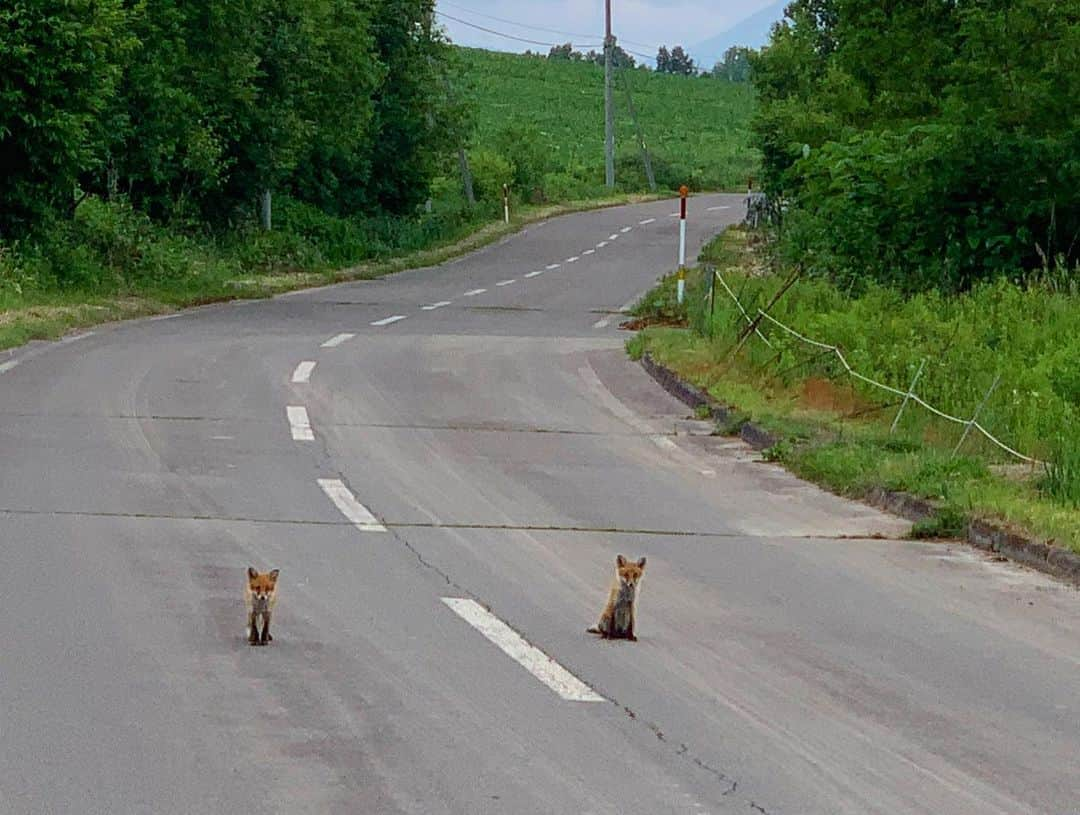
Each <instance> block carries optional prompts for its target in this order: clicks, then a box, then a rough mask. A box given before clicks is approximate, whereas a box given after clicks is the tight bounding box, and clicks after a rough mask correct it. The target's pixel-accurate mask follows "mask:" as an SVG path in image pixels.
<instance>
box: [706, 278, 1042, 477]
mask: <svg viewBox="0 0 1080 815" xmlns="http://www.w3.org/2000/svg"><path fill="white" fill-rule="evenodd" d="M711 271H712V274H713V281H714V282H716V281H718V282H719V283H720V285H721V286H722V287H723V289H724V291H725V292H727V294H728V296H729V297H730V298H731V299H732V301H733V302H734V303H735V306H736V308H737V309H738V310H739V314H740V315H742V317H743V319H744V320H745V321H746V323H747V325H748V326H750V327H752V328H753V333H754V334H755V335H756V336H757V337H758V338H759V339H760V340H761V341H762V342H764V343H765V344H766V345H767V346H768V347H769V348H773V347H774V346H773V344H772V342H770V341H769V338H768V337H766V336H765V335H764V334H763V333H762V332H761V328H760V326H761V322H762V321H763V320H765V321H768V322H769V323H771V324H772V325H774V326H776V327H777V328H778V329H780V330H781V331H783V332H784V333H786V334H788V335H789V336H791V337H794V338H795V339H797V340H799V341H800V342H802V343H804V344H806V345H810V346H813V347H814V348H819V349H821V350H822V351H825V352H831V353H832V354H834V355H835V356H836V358H837V359H838V360H839V361H840V364H841V365H842V366H843V368H844V371H845V373H847V374H848V375H849V376H851V377H853V378H854V379H857V380H859V381H860V382H864V383H865V384H867V385H870V386H872V387H875V388H878V389H880V390H883V391H886V392H887V393H891V394H894V395H895V396H900V397H903V402H902V403H901V404H900V409H899V411H897V414H896V418H895V419H894V420H893V423H892V428H891V431H890V432H893V431H895V430H896V427H897V425H898V424H899V422H900V417H901V415H903V412H904V409H905V408H906V407H907V406H908V404H909V403H912V402H914V403H915V404H916V405H919V406H920V407H923V408H925V409H926V410H928V411H930V412H931V413H933V414H934V415H935V416H938V417H939V418H942V419H945V420H946V421H949V422H953V423H954V424H958V425H963V426H964V432H963V435H962V436H961V437H960V441H959V442H957V444H956V447H955V448H954V449H953V455H955V454H956V453H958V452H959V451H960V448H961V447H962V446H963V444H964V442H965V441H966V440H967V437H968V435H969V434H970V433H971V431H972V430H977V431H978V432H979V433H981V434H982V435H983V437H985V438H986V439H987V440H988V441H990V442H991V443H993V444H995V445H996V446H997V447H999V448H1000V449H1001V450H1003V451H1005V452H1006V453H1008V454H1009V455H1011V456H1014V457H1015V458H1017V459H1019V460H1021V461H1024V462H1027V463H1028V464H1032V465H1036V464H1043V462H1042V461H1041V460H1039V459H1037V458H1034V457H1032V456H1027V455H1024V454H1023V453H1021V452H1020V451H1018V450H1015V449H1013V448H1012V447H1010V446H1009V445H1007V444H1005V442H1003V441H1001V439H999V438H997V437H996V436H995V435H994V434H993V433H991V432H990V431H989V430H987V429H986V428H985V427H984V426H983V425H981V424H980V423H979V414H980V413H981V412H982V409H983V408H984V407H985V406H986V403H987V402H988V401H989V400H990V397H991V396H992V395H993V393H994V391H995V390H996V389H997V386H998V384H999V383H1000V381H1001V376H1000V375H999V376H998V377H997V378H995V379H994V383H993V384H992V385H991V386H990V389H989V390H988V391H987V392H986V395H985V396H984V397H983V399H982V401H981V402H979V404H978V406H977V407H976V408H975V411H974V412H973V413H972V415H971V418H970V419H963V418H960V417H959V416H953V415H951V414H949V413H946V412H945V411H943V410H940V409H938V408H936V407H934V406H933V405H931V404H930V403H929V402H927V401H926V400H925V399H923V398H922V397H921V396H919V395H918V394H917V393H916V392H915V385H916V384H917V383H918V381H919V377H920V376H921V375H922V371H923V367H924V366H925V364H926V361H925V360H924V361H923V364H922V365H920V366H919V370H918V372H917V373H916V374H915V377H914V378H913V379H912V380H911V385H910V386H909V387H908V389H907V390H906V391H905V390H900V389H899V388H894V387H893V386H891V385H887V384H885V383H884V382H878V381H877V380H876V379H871V378H870V377H868V376H865V375H864V374H861V373H859V372H858V371H856V370H855V369H854V368H852V367H851V365H850V364H849V363H848V361H847V359H846V358H845V357H844V353H843V351H841V350H840V348H839V347H838V346H836V345H832V344H830V343H827V342H821V341H820V340H815V339H812V338H810V337H807V336H805V335H803V334H800V333H799V332H798V331H796V330H795V329H794V328H792V327H791V326H789V325H786V324H785V323H782V322H781V321H780V320H778V319H776V318H775V317H773V316H772V315H771V314H768V313H766V312H765V311H764V310H762V309H760V308H759V309H755V311H756V313H757V317H756V318H754V317H751V316H750V314H749V312H747V310H746V308H745V307H744V306H743V304H742V303H741V302H740V301H739V298H738V295H736V294H735V292H734V291H732V290H731V287H730V286H728V284H727V281H725V280H724V278H723V276H722V275H721V274H720V272H719V271H718V270H716V269H711ZM705 296H706V298H709V297H713V296H715V295H714V290H713V286H709V289H708V291H707V292H706V294H705Z"/></svg>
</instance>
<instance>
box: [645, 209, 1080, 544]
mask: <svg viewBox="0 0 1080 815" xmlns="http://www.w3.org/2000/svg"><path fill="white" fill-rule="evenodd" d="M755 240H756V238H754V237H753V236H748V234H747V233H746V232H743V231H742V230H729V231H728V232H727V233H725V234H724V235H723V236H721V238H719V239H718V240H717V241H715V242H714V243H712V244H711V245H709V246H707V247H706V249H705V251H704V252H703V257H707V258H708V259H709V261H710V262H712V263H715V264H716V265H717V267H718V268H720V269H721V270H722V273H723V274H724V276H725V279H726V280H727V282H728V284H729V285H730V286H731V288H732V289H733V290H734V291H735V292H736V293H737V294H738V296H739V298H740V300H741V301H742V302H743V303H744V305H745V306H746V307H747V308H748V309H752V308H756V307H758V306H759V305H764V304H765V303H766V302H768V300H769V299H770V298H771V296H772V294H773V293H774V292H775V291H776V290H777V289H778V288H779V286H780V284H781V280H782V278H783V277H784V274H783V273H782V272H781V273H780V274H776V275H773V274H769V273H767V272H763V269H765V268H766V267H767V266H768V264H767V262H766V260H767V259H766V258H765V257H764V256H763V253H762V251H761V247H759V246H755ZM747 270H753V274H747ZM705 280H707V278H705V277H703V276H702V274H701V272H700V270H694V271H692V272H691V273H690V274H689V276H688V280H687V291H688V295H687V299H686V303H687V307H684V308H683V309H682V311H681V314H679V313H677V312H678V309H677V308H676V307H674V306H673V305H672V303H673V300H674V295H673V289H674V280H673V279H672V278H668V279H665V280H664V281H663V282H662V283H661V284H660V286H659V287H658V288H657V289H656V290H654V291H653V292H651V293H650V294H649V295H648V296H647V297H646V298H645V299H644V300H643V302H642V304H641V305H640V307H639V313H641V314H643V315H645V316H649V315H656V316H657V317H659V318H661V319H663V320H667V321H670V320H671V319H672V317H673V313H672V312H673V310H674V311H675V312H676V313H675V314H674V316H675V317H680V316H681V317H682V319H684V320H686V322H687V323H688V325H689V326H690V328H689V329H677V328H670V327H652V328H649V329H648V330H646V331H645V332H643V333H642V334H641V335H640V336H639V337H637V338H635V339H634V340H633V341H632V343H630V345H631V346H632V350H633V351H634V352H635V353H637V354H639V355H640V354H641V353H642V352H644V351H646V350H647V351H648V352H649V353H650V354H651V355H652V356H653V357H654V358H655V359H657V361H659V362H661V363H663V364H665V365H668V366H669V367H671V368H673V369H675V370H676V371H678V372H679V373H680V374H681V375H683V376H684V377H685V378H687V379H688V380H690V381H692V382H694V383H695V384H697V385H699V386H701V387H704V388H705V389H706V390H707V391H708V392H709V393H710V394H711V395H712V396H713V397H714V398H716V399H717V400H718V401H720V402H723V403H725V404H728V405H732V406H734V407H735V408H737V409H738V410H739V411H741V412H742V413H744V414H745V415H746V416H747V417H749V418H751V419H752V420H753V421H754V422H755V423H757V424H759V425H762V426H763V427H765V428H766V429H768V430H769V431H771V432H772V433H774V434H775V435H777V436H778V437H780V438H781V439H783V442H782V444H781V445H779V446H778V449H777V450H775V451H773V454H772V457H773V458H775V459H777V460H780V461H782V462H783V463H784V464H785V465H786V466H788V467H789V468H791V469H792V470H793V471H794V472H795V473H797V474H798V475H800V476H802V477H805V478H807V479H808V480H811V481H815V482H817V483H820V484H823V485H825V486H827V487H829V488H830V489H832V490H834V491H836V492H838V493H841V494H844V495H849V496H853V497H859V496H863V495H865V494H866V493H867V492H869V491H870V490H871V489H873V488H876V487H883V488H886V489H892V490H901V491H906V492H910V493H913V494H915V495H919V496H922V497H925V498H930V499H933V500H935V501H937V502H938V503H939V504H940V505H941V507H942V511H941V514H940V517H939V518H938V519H936V520H935V521H934V522H932V523H930V524H924V525H921V526H920V528H919V529H917V530H916V534H922V535H929V534H944V533H945V532H949V531H952V532H955V530H956V529H957V525H958V523H959V521H958V519H960V518H968V517H981V518H988V519H992V520H998V521H1001V522H1005V523H1006V524H1008V525H1012V526H1015V527H1017V528H1020V529H1025V530H1028V531H1030V532H1032V533H1034V534H1036V535H1038V536H1040V537H1043V538H1046V539H1051V540H1055V541H1056V542H1058V543H1059V544H1061V545H1064V546H1067V547H1069V548H1072V549H1073V550H1074V551H1080V382H1078V380H1077V379H1076V377H1077V373H1076V372H1077V368H1076V364H1075V360H1076V359H1080V298H1078V297H1077V296H1076V295H1074V294H1069V293H1066V292H1063V291H1060V290H1055V289H1054V288H1053V287H1050V288H1047V287H1035V288H1030V289H1020V288H1017V287H1015V286H1011V285H1009V284H998V285H993V286H986V287H983V288H978V289H976V290H974V291H972V292H971V293H969V294H967V295H963V296H960V297H950V298H946V297H941V296H938V295H920V296H918V297H912V298H908V299H904V298H900V297H899V296H897V295H895V294H894V293H893V292H890V291H888V290H885V289H871V290H870V291H868V292H866V293H865V294H863V295H861V296H857V297H855V296H849V295H846V294H845V293H843V292H840V291H837V290H836V289H834V288H833V287H831V286H829V285H828V284H826V283H824V282H822V281H820V280H810V281H803V282H799V283H797V284H796V285H795V286H794V287H793V288H791V289H790V290H789V291H788V293H787V294H786V295H785V296H784V297H783V299H781V300H780V302H779V303H778V304H777V305H776V307H775V308H774V309H773V311H772V312H771V313H773V314H775V315H776V316H777V317H778V318H779V319H781V320H783V321H784V322H785V323H787V324H789V325H792V326H793V327H795V328H796V329H797V330H799V331H800V332H802V333H804V334H806V335H808V336H811V337H814V338H819V339H822V340H824V341H827V342H829V343H834V344H838V345H840V346H841V347H842V348H843V350H844V354H845V356H846V357H847V359H848V360H849V362H850V363H851V365H852V366H853V367H854V368H855V369H856V370H857V371H859V372H861V373H864V374H866V375H868V376H871V377H873V378H875V379H878V380H880V381H883V382H885V383H887V384H890V385H893V386H894V387H899V388H904V387H906V386H907V385H908V383H909V382H910V380H911V378H912V376H913V375H914V373H915V371H916V370H917V368H918V366H919V364H920V363H921V361H922V360H923V359H926V360H927V364H926V368H925V369H924V373H923V376H922V377H921V378H920V381H919V386H918V388H917V391H918V392H919V394H920V395H921V396H922V397H923V398H925V399H926V400H927V401H929V402H930V403H931V404H933V405H935V406H937V407H939V408H940V409H942V410H945V411H947V412H949V413H952V414H954V415H958V416H970V415H971V412H972V411H973V409H974V407H975V405H976V404H977V403H978V402H979V400H980V399H981V398H982V397H983V395H984V394H985V392H986V389H987V388H988V387H989V385H990V383H991V382H992V381H993V379H994V377H995V376H997V375H998V374H1000V375H1001V376H1002V379H1001V383H1000V384H999V386H998V388H997V390H996V391H995V392H994V395H993V397H992V398H991V399H990V400H989V402H988V403H987V405H986V407H985V408H984V409H983V412H982V413H981V414H980V422H982V423H983V424H984V425H985V426H986V427H987V428H988V429H990V430H991V432H993V433H995V434H996V435H998V436H999V437H1000V438H1002V439H1003V440H1004V441H1006V442H1007V443H1009V444H1011V445H1013V446H1014V447H1017V448H1018V449H1020V450H1022V451H1024V452H1027V453H1029V454H1030V455H1033V456H1036V457H1038V458H1039V459H1040V460H1044V461H1046V462H1049V463H1048V464H1047V465H1046V466H1035V467H1030V466H1025V465H1018V464H1017V463H1016V462H1015V460H1014V459H1011V458H1010V457H1009V456H1008V455H1006V454H1004V453H1003V452H1002V451H1000V450H998V449H997V448H996V447H994V446H993V445H991V444H989V443H988V442H986V441H985V440H982V439H981V438H978V437H976V436H975V435H974V434H973V435H972V436H971V437H969V439H968V440H967V441H966V442H965V445H964V447H963V448H962V450H961V452H960V454H959V455H957V456H953V454H952V450H953V447H954V446H955V444H956V442H957V440H958V439H959V436H960V433H961V432H962V428H960V427H959V426H957V425H953V424H950V423H948V422H945V421H943V420H941V419H939V418H936V417H934V416H933V415H931V414H929V413H928V412H927V411H925V410H922V409H921V408H917V407H915V406H911V405H909V406H908V408H907V409H906V410H905V412H904V415H903V419H902V421H901V422H900V423H899V426H898V428H897V431H896V432H895V433H892V432H890V425H891V423H892V420H893V417H894V416H895V415H896V412H897V409H898V404H897V400H896V399H895V398H894V397H892V396H891V395H888V394H884V395H883V394H882V392H880V391H877V390H874V389H871V388H869V387H868V386H864V385H862V384H861V383H859V382H857V381H855V380H853V379H851V378H850V377H848V376H847V375H846V374H844V373H843V371H842V369H841V368H840V367H839V365H838V364H837V363H836V362H835V361H834V360H832V359H830V358H829V357H828V356H827V355H820V354H819V353H818V352H817V351H815V350H814V349H808V348H806V347H805V346H802V345H801V344H800V343H797V342H795V341H793V340H792V339H791V338H789V337H786V336H784V335H783V334H781V333H780V332H778V331H777V330H776V329H771V330H770V329H764V333H766V335H767V336H768V338H769V339H770V341H771V342H772V343H773V346H774V347H773V348H769V347H767V346H766V345H765V344H764V343H762V342H761V341H759V340H758V339H757V338H751V340H750V341H748V342H747V343H746V344H745V345H744V346H743V348H742V349H741V350H740V351H739V352H738V353H737V354H733V353H732V352H733V349H734V347H735V345H736V337H737V333H738V331H739V330H740V328H741V327H742V326H743V325H745V320H744V319H743V318H742V316H741V315H739V314H738V313H737V311H736V310H735V307H734V304H733V303H732V301H731V299H730V297H729V296H728V295H727V294H726V293H723V292H722V290H721V289H719V288H718V289H717V290H716V293H715V296H716V301H715V308H714V311H712V312H711V313H710V312H709V309H708V303H707V301H706V300H705V298H704V294H705V288H704V287H705V285H706V283H705Z"/></svg>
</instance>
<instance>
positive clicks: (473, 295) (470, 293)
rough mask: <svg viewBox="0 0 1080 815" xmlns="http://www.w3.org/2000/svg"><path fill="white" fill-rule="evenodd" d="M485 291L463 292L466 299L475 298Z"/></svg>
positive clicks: (472, 290)
mask: <svg viewBox="0 0 1080 815" xmlns="http://www.w3.org/2000/svg"><path fill="white" fill-rule="evenodd" d="M486 291H487V289H471V290H470V291H467V292H465V296H466V297H476V295H478V294H483V293H484V292H486Z"/></svg>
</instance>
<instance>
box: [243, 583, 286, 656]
mask: <svg viewBox="0 0 1080 815" xmlns="http://www.w3.org/2000/svg"><path fill="white" fill-rule="evenodd" d="M278 572H279V570H278V569H274V570H273V571H272V572H267V573H266V574H262V573H260V572H257V571H256V570H255V569H253V568H251V567H248V572H247V576H248V581H247V584H246V585H245V586H244V604H245V605H246V606H247V610H248V629H247V635H248V642H249V643H250V644H251V645H266V643H268V642H272V641H273V639H274V638H273V637H271V636H270V614H271V612H272V611H273V610H274V603H276V602H277V579H278ZM260 615H261V616H262V624H263V625H262V634H261V635H260V633H259V628H258V622H259V616H260Z"/></svg>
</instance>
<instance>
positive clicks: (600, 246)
mask: <svg viewBox="0 0 1080 815" xmlns="http://www.w3.org/2000/svg"><path fill="white" fill-rule="evenodd" d="M605 246H607V241H600V243H598V244H596V248H597V249H603V248H604V247H605Z"/></svg>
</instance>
